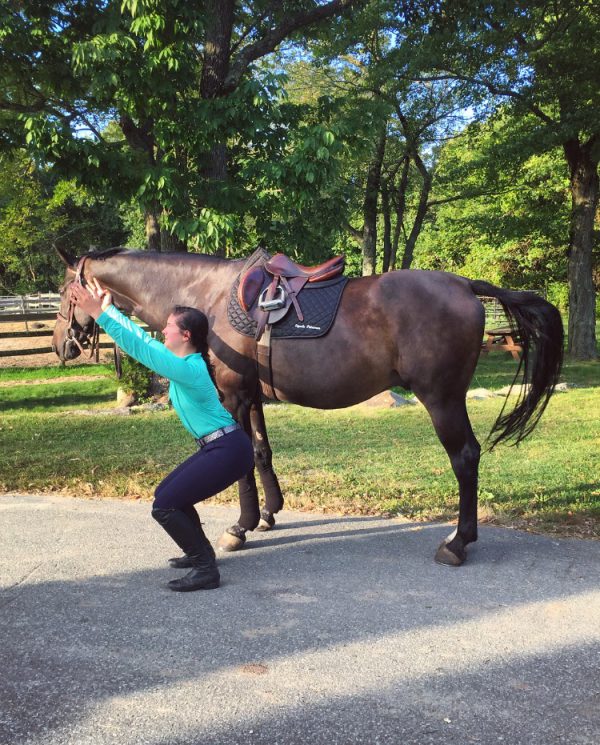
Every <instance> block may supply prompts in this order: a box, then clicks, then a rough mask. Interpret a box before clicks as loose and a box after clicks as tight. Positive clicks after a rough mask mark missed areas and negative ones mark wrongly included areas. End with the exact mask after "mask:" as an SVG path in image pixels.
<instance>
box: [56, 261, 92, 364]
mask: <svg viewBox="0 0 600 745" xmlns="http://www.w3.org/2000/svg"><path fill="white" fill-rule="evenodd" d="M57 250H58V254H59V256H60V257H61V259H62V260H63V262H64V263H65V265H66V271H65V278H64V281H63V283H62V285H61V287H60V310H59V311H58V314H57V316H56V324H55V326H54V334H53V336H52V349H53V350H54V351H55V352H56V354H57V355H58V356H59V358H60V360H61V362H66V361H67V360H74V359H75V358H76V357H79V355H80V354H81V353H82V352H83V350H84V349H91V348H92V347H93V345H94V331H95V322H94V319H93V318H92V316H88V315H86V314H85V313H84V312H83V311H82V310H81V308H78V307H76V306H74V305H73V304H72V303H71V287H72V285H73V282H79V281H80V276H79V273H78V262H77V260H76V259H75V258H74V257H73V256H71V255H70V254H68V253H67V252H66V251H62V250H60V249H57Z"/></svg>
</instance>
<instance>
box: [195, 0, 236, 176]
mask: <svg viewBox="0 0 600 745" xmlns="http://www.w3.org/2000/svg"><path fill="white" fill-rule="evenodd" d="M205 6H206V31H205V39H204V60H203V63H202V77H201V79H200V95H201V96H202V98H203V99H210V98H216V97H217V96H220V95H222V94H223V86H224V83H225V79H226V78H227V73H228V72H229V62H230V57H231V33H232V30H233V22H234V10H235V2H234V0H207V2H206V3H205ZM204 175H205V176H206V177H207V178H209V179H214V180H215V181H225V179H226V178H227V147H226V145H225V143H221V142H220V143H216V144H215V145H214V146H213V148H212V150H211V152H210V154H209V157H208V163H207V164H206V167H205V169H204Z"/></svg>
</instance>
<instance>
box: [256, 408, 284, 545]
mask: <svg viewBox="0 0 600 745" xmlns="http://www.w3.org/2000/svg"><path fill="white" fill-rule="evenodd" d="M250 424H251V428H252V444H253V446H254V463H255V465H256V468H257V469H258V475H259V476H260V481H261V484H262V487H263V489H264V492H265V506H264V508H263V509H262V510H261V511H260V522H259V524H258V528H257V530H259V531H264V530H271V528H273V526H274V525H275V517H274V515H275V514H276V513H277V512H279V510H280V509H281V508H282V507H283V494H282V493H281V487H280V486H279V480H278V479H277V474H276V473H275V471H274V470H273V451H272V450H271V445H270V444H269V438H268V436H267V426H266V423H265V415H264V411H263V405H262V401H261V398H260V394H259V395H258V396H257V398H256V399H255V400H254V401H253V403H252V406H251V407H250Z"/></svg>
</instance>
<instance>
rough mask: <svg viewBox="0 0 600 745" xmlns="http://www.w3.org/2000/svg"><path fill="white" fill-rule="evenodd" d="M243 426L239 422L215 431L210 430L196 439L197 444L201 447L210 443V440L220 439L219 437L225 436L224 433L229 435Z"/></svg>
mask: <svg viewBox="0 0 600 745" xmlns="http://www.w3.org/2000/svg"><path fill="white" fill-rule="evenodd" d="M241 428H242V427H241V426H240V425H239V424H228V425H227V426H226V427H221V428H220V429H215V431H214V432H209V433H208V434H207V435H204V437H199V438H198V439H197V440H196V444H197V445H198V447H199V448H203V447H204V446H205V445H208V443H209V442H212V441H213V440H218V439H219V437H223V435H228V434H229V433H230V432H235V431H236V429H241Z"/></svg>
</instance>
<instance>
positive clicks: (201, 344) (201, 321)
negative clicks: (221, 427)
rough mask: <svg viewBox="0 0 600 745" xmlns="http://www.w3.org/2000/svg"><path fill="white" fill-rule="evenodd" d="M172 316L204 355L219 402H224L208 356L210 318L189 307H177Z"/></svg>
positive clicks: (197, 350) (193, 344)
mask: <svg viewBox="0 0 600 745" xmlns="http://www.w3.org/2000/svg"><path fill="white" fill-rule="evenodd" d="M172 315H173V316H174V317H175V323H176V324H177V325H178V326H179V328H180V329H181V330H182V331H187V332H188V333H189V335H190V344H191V345H192V346H193V347H194V348H195V350H196V352H198V353H199V354H201V355H202V359H203V360H204V362H205V363H206V369H207V370H208V374H209V375H210V379H211V380H212V382H213V384H214V386H215V388H216V389H217V393H218V394H219V401H222V400H223V394H222V393H221V391H220V390H219V387H218V386H217V379H216V377H215V368H214V366H213V364H212V363H211V361H210V358H209V356H208V318H207V317H206V316H205V315H204V313H203V312H202V311H201V310H198V308H189V307H188V306H187V305H176V306H175V307H174V308H173V310H172Z"/></svg>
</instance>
